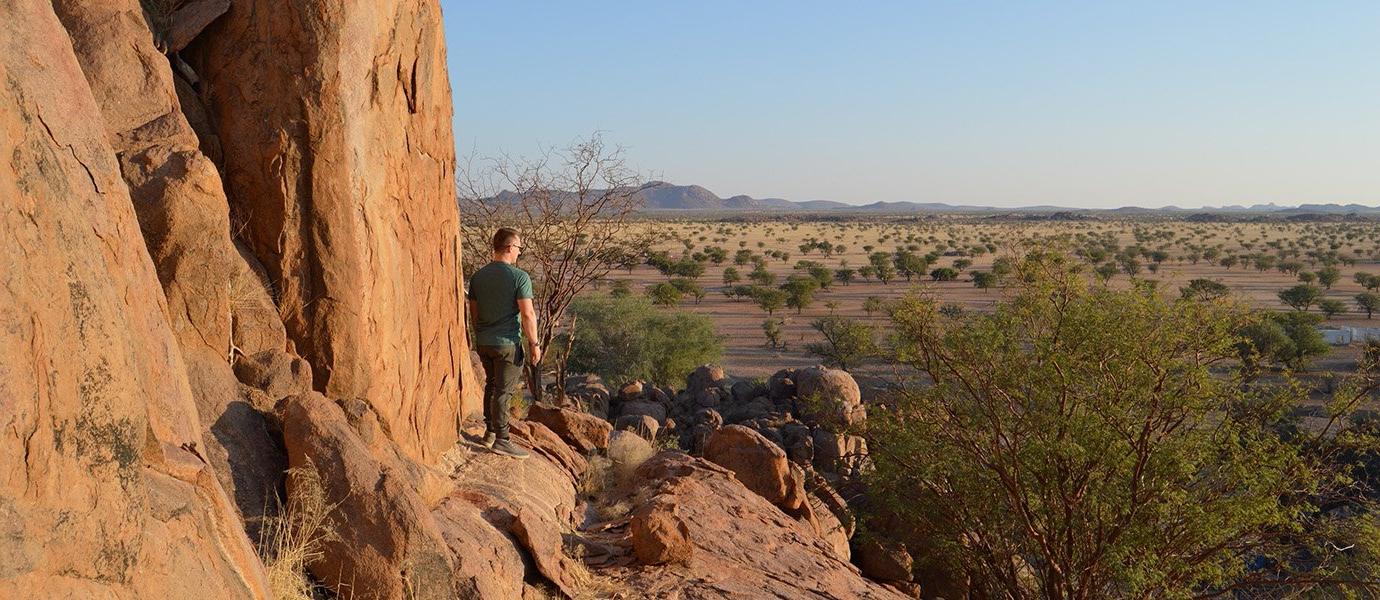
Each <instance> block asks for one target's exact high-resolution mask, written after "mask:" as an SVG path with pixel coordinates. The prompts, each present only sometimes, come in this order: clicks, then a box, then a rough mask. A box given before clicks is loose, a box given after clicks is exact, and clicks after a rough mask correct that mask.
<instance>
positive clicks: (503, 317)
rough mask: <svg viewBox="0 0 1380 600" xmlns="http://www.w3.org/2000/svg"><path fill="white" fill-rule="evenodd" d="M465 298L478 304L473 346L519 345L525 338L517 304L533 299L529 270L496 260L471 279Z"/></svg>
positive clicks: (481, 268) (476, 272) (475, 273)
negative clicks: (519, 301) (523, 299)
mask: <svg viewBox="0 0 1380 600" xmlns="http://www.w3.org/2000/svg"><path fill="white" fill-rule="evenodd" d="M465 296H466V297H467V298H469V299H471V300H474V301H475V303H476V304H478V307H477V310H476V311H475V313H476V314H475V319H474V338H475V339H474V343H475V344H476V345H479V346H516V345H518V344H519V343H520V342H521V339H522V324H521V323H520V322H519V319H518V307H517V301H518V300H519V299H521V298H531V297H532V278H531V277H529V276H528V275H527V272H526V271H523V270H522V269H519V268H517V267H514V266H513V265H510V264H508V263H505V262H500V261H494V262H491V263H489V264H487V265H484V266H483V267H480V269H479V270H478V271H475V272H474V275H471V276H470V289H469V291H468V292H466V293H465Z"/></svg>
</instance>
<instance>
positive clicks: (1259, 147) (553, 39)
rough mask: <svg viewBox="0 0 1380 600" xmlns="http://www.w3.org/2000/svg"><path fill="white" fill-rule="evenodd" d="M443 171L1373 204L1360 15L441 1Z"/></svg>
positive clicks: (1372, 85)
mask: <svg viewBox="0 0 1380 600" xmlns="http://www.w3.org/2000/svg"><path fill="white" fill-rule="evenodd" d="M441 5H442V10H443V12H444V15H445V28H446V38H447V44H448V46H449V60H450V64H449V67H450V78H451V87H452V91H453V94H454V99H455V136H456V145H457V150H458V152H459V153H460V155H461V156H469V155H478V156H486V155H495V154H498V153H501V152H507V153H510V154H515V155H531V154H535V153H537V152H538V151H539V150H540V149H541V148H542V147H546V146H553V145H554V146H561V145H565V144H567V143H569V142H571V141H572V140H575V139H577V138H580V137H582V136H588V135H589V134H590V133H591V132H593V131H596V130H598V131H603V132H604V136H605V139H606V140H607V141H609V142H613V143H617V144H621V145H623V146H625V147H626V148H627V157H628V159H629V162H630V163H631V164H632V165H633V166H635V167H637V168H638V169H639V170H641V171H642V172H644V173H647V174H649V175H651V176H653V177H655V178H659V179H665V180H667V181H672V182H675V183H684V184H688V183H696V184H700V185H703V186H705V187H707V188H709V189H710V190H712V191H714V192H715V193H717V194H719V195H720V196H725V197H727V196H732V195H736V194H749V195H752V196H756V197H783V198H789V199H792V200H809V199H828V200H838V201H842V202H849V203H855V204H862V203H867V202H874V201H878V200H887V201H898V200H913V201H918V202H949V203H954V204H982V205H995V206H1022V205H1034V204H1058V205H1062V206H1079V207H1115V206H1125V205H1139V206H1163V205H1167V204H1175V205H1179V206H1203V205H1222V204H1252V203H1265V202H1275V203H1280V204H1299V203H1305V202H1342V203H1346V202H1358V203H1363V204H1371V205H1376V204H1380V2H1376V1H1374V0H1369V1H1365V2H1292V3H1285V2H1269V1H1261V2H1244V1H1242V2H1203V1H1200V2H1173V1H1161V2H1120V1H1110V2H1108V1H1103V2H1039V3H1037V2H981V1H969V2H957V1H955V2H921V1H912V2H838V1H834V2H808V1H799V2H766V1H760V2H759V1H750V0H740V1H738V2H719V1H714V0H699V1H696V2H661V1H642V2H613V1H609V2H527V1H518V0H512V1H502V2H477V1H472V0H464V1H460V0H441Z"/></svg>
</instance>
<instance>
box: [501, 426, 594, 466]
mask: <svg viewBox="0 0 1380 600" xmlns="http://www.w3.org/2000/svg"><path fill="white" fill-rule="evenodd" d="M508 430H509V433H510V434H511V435H512V437H513V439H516V440H518V441H520V442H523V444H524V445H525V446H527V447H528V448H531V449H532V451H533V452H535V453H537V454H540V455H542V456H544V457H546V458H547V459H548V460H550V461H552V462H554V463H556V464H558V465H560V466H561V467H563V468H564V469H565V470H566V472H568V473H570V477H571V479H572V480H576V481H578V480H579V479H580V478H581V477H583V476H584V474H585V470H586V469H588V468H589V461H588V460H586V459H585V456H584V455H583V454H580V453H579V452H578V451H576V450H575V449H574V448H571V447H570V444H567V443H565V440H562V439H561V438H560V436H558V435H556V433H555V432H553V431H551V429H549V428H548V427H547V426H545V425H542V424H541V423H537V422H535V421H520V420H519V421H512V422H510V423H508Z"/></svg>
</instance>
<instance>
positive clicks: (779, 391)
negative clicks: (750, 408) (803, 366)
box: [767, 369, 795, 400]
mask: <svg viewBox="0 0 1380 600" xmlns="http://www.w3.org/2000/svg"><path fill="white" fill-rule="evenodd" d="M767 396H768V397H770V398H771V399H772V400H790V399H792V398H794V397H795V369H781V370H780V371H777V372H776V373H774V374H772V376H771V377H769V378H767Z"/></svg>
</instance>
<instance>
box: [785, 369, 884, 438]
mask: <svg viewBox="0 0 1380 600" xmlns="http://www.w3.org/2000/svg"><path fill="white" fill-rule="evenodd" d="M793 379H794V381H795V395H796V403H797V411H798V412H799V414H800V418H801V420H803V421H805V422H807V423H818V424H820V425H824V426H828V427H831V428H835V429H840V428H845V427H850V426H854V425H860V424H862V422H863V421H865V420H866V419H867V412H866V411H865V409H864V408H863V405H862V392H861V391H860V390H859V389H858V382H857V381H854V380H853V376H852V375H849V374H848V372H847V371H843V370H839V369H829V368H825V367H810V368H806V369H800V370H798V371H796V372H795V375H794V377H793Z"/></svg>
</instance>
